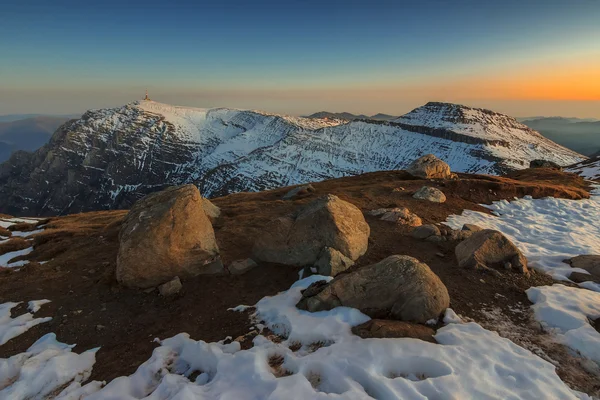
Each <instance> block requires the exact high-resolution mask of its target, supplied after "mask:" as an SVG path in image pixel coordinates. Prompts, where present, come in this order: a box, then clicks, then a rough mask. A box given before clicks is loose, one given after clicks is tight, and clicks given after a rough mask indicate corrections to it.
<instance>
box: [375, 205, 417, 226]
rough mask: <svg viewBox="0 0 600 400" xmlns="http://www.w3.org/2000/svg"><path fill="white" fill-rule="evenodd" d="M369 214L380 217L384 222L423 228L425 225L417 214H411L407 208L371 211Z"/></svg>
mask: <svg viewBox="0 0 600 400" xmlns="http://www.w3.org/2000/svg"><path fill="white" fill-rule="evenodd" d="M368 214H369V215H372V216H374V217H379V219H380V220H382V221H389V222H395V223H397V224H400V225H406V226H421V224H422V223H423V221H422V220H421V218H420V217H419V216H418V215H417V214H415V213H413V212H411V211H410V210H409V209H408V208H406V207H396V208H378V209H377V210H371V211H369V212H368Z"/></svg>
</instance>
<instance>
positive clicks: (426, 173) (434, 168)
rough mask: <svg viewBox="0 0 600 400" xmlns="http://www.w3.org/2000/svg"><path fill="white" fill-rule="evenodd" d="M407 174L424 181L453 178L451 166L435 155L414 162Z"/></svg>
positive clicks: (428, 155) (425, 156)
mask: <svg viewBox="0 0 600 400" xmlns="http://www.w3.org/2000/svg"><path fill="white" fill-rule="evenodd" d="M406 172H408V173H409V174H411V175H412V176H414V177H417V178H423V179H449V178H451V177H452V172H451V171H450V166H449V165H448V164H446V163H445V162H444V161H442V160H440V159H439V158H437V157H436V156H434V155H433V154H427V155H424V156H423V157H420V158H418V159H417V160H415V161H413V162H412V164H410V165H409V166H408V168H407V169H406Z"/></svg>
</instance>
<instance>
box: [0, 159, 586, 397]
mask: <svg viewBox="0 0 600 400" xmlns="http://www.w3.org/2000/svg"><path fill="white" fill-rule="evenodd" d="M423 185H431V186H436V187H438V188H440V189H441V190H442V191H443V192H444V193H445V194H446V196H447V201H446V202H445V203H443V204H433V203H429V202H425V201H422V200H416V199H413V198H412V193H414V192H415V191H416V190H418V189H419V188H421V187H422V186H423ZM313 186H314V187H315V189H316V192H315V193H312V194H310V195H308V196H307V197H304V198H301V199H296V200H293V201H283V200H281V198H282V196H283V195H284V194H285V193H286V192H287V191H288V190H289V188H281V189H276V190H271V191H266V192H260V193H238V194H232V195H229V196H225V197H221V198H217V199H213V200H212V201H213V202H214V204H216V205H217V206H219V207H220V208H221V210H222V216H221V217H220V218H219V219H218V220H217V221H216V223H215V224H214V228H215V233H216V237H217V242H218V245H219V247H220V249H221V255H222V258H223V261H224V263H225V264H226V265H227V264H229V263H230V262H231V261H233V260H236V259H241V258H247V257H250V256H251V247H252V244H253V242H254V240H255V238H256V237H257V236H259V235H260V234H261V231H262V229H263V227H264V225H265V223H266V222H267V221H269V220H271V219H272V218H275V217H278V216H281V215H285V214H287V213H290V212H292V211H293V210H294V209H296V208H297V207H298V206H300V205H301V204H305V203H307V202H309V201H311V200H313V199H314V198H316V197H318V196H320V195H324V194H328V193H331V194H335V195H337V196H339V197H340V198H342V199H343V200H346V201H349V202H351V203H353V204H355V205H356V206H357V207H359V208H360V209H362V210H363V211H365V212H366V211H368V210H372V209H375V208H381V207H395V206H405V207H408V208H409V209H410V210H411V211H413V212H415V213H417V214H418V215H419V216H420V217H421V218H422V219H423V223H438V222H441V221H444V220H445V219H446V218H447V216H448V215H450V214H458V213H461V212H462V210H464V209H472V210H478V211H482V212H488V210H487V209H486V208H484V207H481V206H480V205H479V203H491V202H492V201H494V200H500V199H512V198H513V197H515V196H517V197H522V196H524V195H531V196H533V197H543V196H556V197H565V198H570V199H581V198H587V197H589V194H588V192H587V187H586V185H585V183H584V182H583V180H582V179H580V178H579V177H577V176H575V175H574V174H566V173H561V172H558V171H553V170H545V169H537V170H526V171H522V172H519V173H515V174H512V175H511V177H491V176H478V175H467V174H460V179H458V180H454V181H424V180H418V179H413V178H412V177H411V176H409V175H408V174H407V173H405V172H403V171H385V172H375V173H369V174H364V175H361V176H355V177H347V178H340V179H332V180H328V181H324V182H318V183H314V184H313ZM125 214H126V211H101V212H90V213H84V214H76V215H69V216H65V217H57V218H51V219H50V220H48V222H47V225H46V227H45V230H44V231H43V232H41V233H39V234H37V235H35V236H34V237H33V243H34V251H33V252H32V253H31V254H29V255H28V256H27V257H26V258H27V259H29V260H31V261H33V262H31V263H30V264H29V265H27V266H25V267H23V268H22V269H21V270H20V271H19V272H14V271H12V270H4V271H3V272H2V273H0V303H3V302H6V301H29V300H37V299H50V300H51V301H52V302H51V303H49V304H47V305H45V306H43V307H42V309H41V310H40V311H39V312H38V313H37V314H36V316H52V317H53V320H52V321H51V322H49V323H45V324H41V325H38V326H36V327H34V328H32V329H31V330H29V331H28V332H26V333H25V334H23V335H21V336H19V337H18V338H16V339H13V340H11V341H9V342H8V343H6V344H5V345H3V346H0V357H7V356H10V355H14V354H16V353H18V352H21V351H24V350H25V349H26V348H27V347H28V346H30V345H31V344H32V343H33V342H34V341H35V340H36V339H37V338H39V337H40V336H41V335H43V334H45V333H48V332H55V333H56V334H57V337H58V339H59V340H61V341H63V342H66V343H77V347H76V349H75V350H76V351H83V350H86V349H90V348H93V347H98V346H100V347H101V349H100V351H99V352H98V354H97V363H96V366H95V367H94V372H93V375H92V379H100V380H110V379H112V378H115V377H117V376H120V375H125V374H131V373H133V372H134V371H135V369H136V368H137V366H139V365H140V364H141V363H142V362H144V361H145V360H147V359H148V358H149V357H150V355H151V352H152V349H153V348H154V347H156V343H154V342H153V339H154V338H156V337H158V338H167V337H170V336H173V335H175V334H177V333H180V332H187V333H189V334H190V335H191V337H192V338H194V339H196V340H199V339H202V340H205V341H215V340H220V339H223V338H225V337H226V336H228V335H229V336H233V337H237V336H239V335H243V334H245V333H247V332H248V330H249V322H248V318H247V315H245V314H242V313H234V312H227V311H226V309H227V308H229V307H234V306H237V305H239V304H248V305H252V304H255V303H256V302H257V301H258V300H259V299H260V298H262V297H264V296H268V295H273V294H276V293H277V292H279V291H281V290H285V289H287V288H288V287H289V286H290V285H291V284H292V282H294V281H295V280H296V279H297V278H298V275H297V273H298V269H296V268H290V267H285V266H278V265H260V266H259V267H258V268H255V269H254V270H252V271H250V272H249V273H247V274H244V275H239V276H217V277H210V276H200V277H197V278H194V279H189V280H186V281H184V282H183V287H184V289H183V293H181V294H180V295H179V296H177V297H175V298H171V299H165V298H161V297H160V296H158V294H157V293H156V292H152V293H145V292H141V291H134V290H127V289H123V288H121V287H119V286H118V285H117V283H116V281H115V278H114V271H115V267H116V265H115V264H116V255H117V250H118V233H119V229H120V224H121V221H122V219H123V217H124V216H125ZM366 218H367V222H368V223H369V225H370V227H371V236H370V239H369V249H368V251H367V253H366V254H365V255H364V256H363V257H361V258H360V259H359V260H358V261H357V263H356V265H355V267H353V268H361V267H362V266H365V265H368V264H371V263H374V262H377V261H380V260H381V259H383V258H385V257H387V256H389V255H391V254H406V255H410V256H413V257H416V258H418V259H419V260H421V261H423V262H425V263H427V264H428V265H429V266H430V267H431V268H432V270H433V271H434V272H435V273H436V274H438V275H439V277H440V278H441V279H442V281H443V282H444V283H445V284H446V286H447V287H448V291H449V293H450V298H451V307H452V308H453V309H454V310H455V311H456V312H458V313H459V314H462V315H464V316H467V317H470V318H474V319H476V320H477V319H478V318H479V317H480V310H481V309H482V308H483V307H484V305H485V306H489V305H496V306H498V307H500V308H502V309H503V310H504V311H505V312H506V314H507V315H508V316H509V317H510V318H513V319H514V321H515V323H521V322H522V321H521V320H520V319H522V318H523V316H522V315H517V314H514V313H512V312H511V311H510V307H512V305H515V304H518V303H519V302H521V303H522V304H528V300H527V297H526V295H525V293H524V290H526V289H528V288H529V287H531V286H535V285H544V284H550V283H551V282H552V281H551V279H550V278H549V277H548V276H546V275H542V274H532V275H531V277H525V276H523V275H519V274H513V273H503V275H502V277H496V276H493V275H486V274H482V273H479V272H474V271H468V270H463V269H460V268H458V266H457V263H456V260H455V257H454V246H455V245H456V243H454V242H441V243H430V242H425V241H419V240H416V239H413V238H412V237H410V236H407V235H406V234H407V233H409V231H408V230H407V229H405V228H402V227H399V226H397V225H395V224H392V223H389V222H385V221H380V220H378V219H376V218H374V217H366ZM11 240H12V239H11ZM14 246H17V247H19V246H21V245H17V244H16V242H15V245H14ZM7 247H10V246H7ZM14 248H16V247H14ZM0 252H1V249H0ZM48 260H49V261H48ZM35 261H38V262H39V261H48V262H47V263H45V264H43V265H41V264H38V263H37V262H35ZM499 295H500V296H499ZM21 312H22V310H21ZM561 368H563V371H562V373H563V375H568V376H569V377H571V378H568V379H567V380H569V379H570V380H571V381H574V383H573V385H574V386H576V387H579V388H580V389H581V388H583V389H588V388H587V387H584V386H585V385H584V384H579V383H577V382H579V381H583V382H585V381H586V379H588V377H586V376H585V373H584V374H583V377H575V378H573V377H572V376H571V375H573V373H570V372H568V371H567V370H568V368H570V367H569V366H562V367H561ZM575 375H576V374H575ZM588 380H589V379H588ZM575 381H577V382H575ZM582 385H583V386H582Z"/></svg>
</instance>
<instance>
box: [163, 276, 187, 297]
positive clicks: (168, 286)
mask: <svg viewBox="0 0 600 400" xmlns="http://www.w3.org/2000/svg"><path fill="white" fill-rule="evenodd" d="M182 287H183V286H182V285H181V281H180V280H179V277H178V276H176V277H175V278H173V279H171V280H170V281H169V282H167V283H163V284H162V285H160V286H159V287H158V291H159V293H160V295H161V296H163V297H168V296H173V295H175V294H177V293H179V291H180V290H181V288H182Z"/></svg>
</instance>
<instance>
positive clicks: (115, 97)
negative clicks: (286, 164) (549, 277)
mask: <svg viewBox="0 0 600 400" xmlns="http://www.w3.org/2000/svg"><path fill="white" fill-rule="evenodd" d="M599 21H600V0H564V1H557V0H527V1H523V0H520V1H514V0H503V1H492V0H490V1H481V0H477V1H475V0H451V1H450V0H449V1H445V0H427V1H417V0H414V1H392V0H387V1H377V0H373V1H354V0H344V1H338V0H330V1H327V0H320V1H316V0H303V1H300V0H295V1H284V0H278V1H275V0H253V1H238V0H230V1H227V2H217V1H211V2H205V1H202V0H196V1H178V0H174V1H169V2H166V1H154V0H146V1H137V0H133V1H127V2H125V1H123V0H120V1H114V0H104V1H101V2H100V1H86V0H79V1H62V0H54V1H47V0H33V1H28V0H20V1H10V0H0V60H1V62H0V114H13V113H45V114H71V113H78V112H83V111H85V110H86V109H91V108H101V107H112V106H119V105H122V104H125V103H128V102H130V101H134V100H137V99H140V98H142V97H143V96H144V91H145V90H146V89H148V90H149V92H150V97H151V98H153V99H154V100H157V101H161V102H165V103H170V104H177V105H189V106H195V107H235V108H249V109H261V110H266V111H272V112H279V113H287V114H292V115H303V114H308V113H312V112H316V111H321V110H327V111H334V112H340V111H347V112H354V113H364V114H375V113H379V112H382V113H388V114H393V115H400V114H403V113H406V112H408V111H410V110H411V109H413V108H415V107H418V106H420V105H422V104H424V103H426V102H427V101H447V102H454V103H461V104H466V105H470V106H477V107H485V108H490V109H492V110H494V111H498V112H504V113H507V114H510V115H514V116H518V117H523V116H538V115H548V116H550V115H561V116H566V117H582V118H590V117H592V118H600V22H599Z"/></svg>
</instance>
